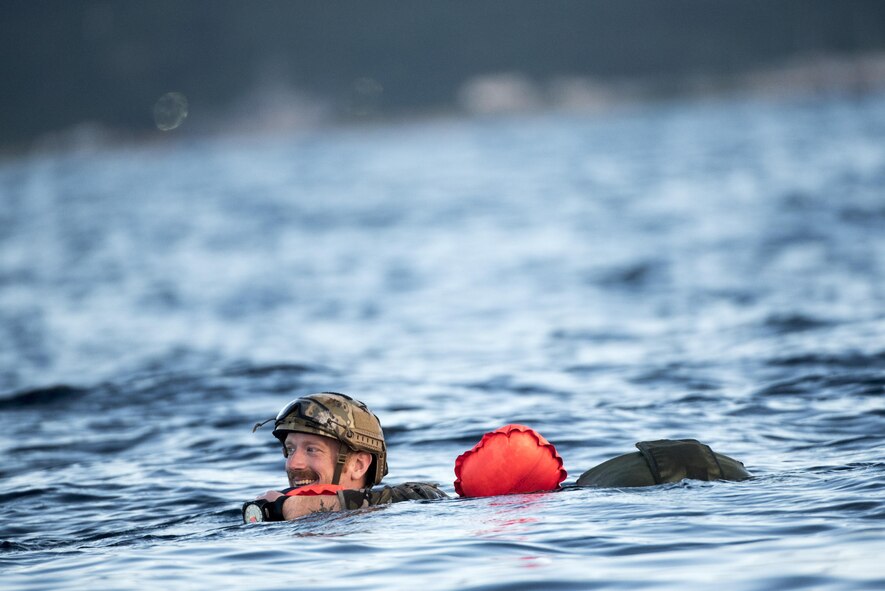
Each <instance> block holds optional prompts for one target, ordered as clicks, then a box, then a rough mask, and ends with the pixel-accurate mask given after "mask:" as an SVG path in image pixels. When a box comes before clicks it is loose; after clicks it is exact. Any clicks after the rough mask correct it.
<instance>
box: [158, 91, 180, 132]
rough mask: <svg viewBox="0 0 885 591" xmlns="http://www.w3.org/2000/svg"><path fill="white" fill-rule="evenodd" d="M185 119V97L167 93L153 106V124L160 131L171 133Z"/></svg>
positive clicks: (175, 93)
mask: <svg viewBox="0 0 885 591" xmlns="http://www.w3.org/2000/svg"><path fill="white" fill-rule="evenodd" d="M186 118H187V97H186V96H184V95H183V94H181V93H180V92H167V93H166V94H164V95H163V96H161V97H160V98H159V99H157V102H156V103H155V104H154V123H156V125H157V129H159V130H160V131H172V130H173V129H175V128H176V127H178V126H179V125H181V124H182V123H184V120H185V119H186Z"/></svg>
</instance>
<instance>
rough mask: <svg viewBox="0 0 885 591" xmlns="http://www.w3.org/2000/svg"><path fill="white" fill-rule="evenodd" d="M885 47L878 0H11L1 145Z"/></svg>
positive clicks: (552, 88)
mask: <svg viewBox="0 0 885 591" xmlns="http://www.w3.org/2000/svg"><path fill="white" fill-rule="evenodd" d="M883 48H885V3H882V2H878V1H876V0H788V1H780V2H771V1H765V0H750V1H741V2H735V1H730V0H672V1H668V2H660V1H658V0H596V1H556V2H535V1H529V0H511V1H508V2H500V1H487V0H480V1H471V2H466V1H458V2H428V1H409V2H358V1H344V2H326V1H301V2H282V1H256V2H232V1H226V0H222V1H217V0H215V1H191V2H180V1H169V0H158V1H153V2H132V1H119V2H111V1H106V0H89V1H79V2H70V1H60V0H37V1H35V0H9V1H6V2H4V3H3V6H2V19H0V80H2V81H3V82H2V90H0V145H2V146H4V147H6V148H10V147H13V148H15V147H21V146H28V145H31V143H32V142H33V140H35V139H36V138H41V141H44V142H45V141H47V140H48V141H50V142H51V141H60V140H65V139H71V138H73V140H75V141H80V142H82V141H94V140H96V139H107V138H108V137H110V136H115V137H116V136H119V135H120V132H145V131H149V130H151V129H152V128H154V119H153V117H152V108H153V106H154V104H155V102H156V101H157V99H158V98H159V97H160V96H161V95H163V94H164V93H167V92H170V91H175V92H179V93H182V94H183V95H185V96H186V97H187V99H188V101H189V106H190V109H189V111H190V114H189V119H188V123H187V125H185V126H183V127H182V128H181V129H180V130H179V133H180V134H187V133H194V132H201V133H205V132H217V131H225V130H238V131H241V130H244V129H245V130H259V131H261V130H270V129H273V130H280V129H284V130H291V129H297V128H301V127H309V126H313V125H317V124H323V123H329V122H333V123H337V122H341V121H353V120H357V121H360V120H366V119H370V120H371V119H375V118H379V117H392V116H394V117H396V116H413V115H423V114H450V113H464V112H466V113H487V112H502V111H504V112H511V111H525V110H531V109H536V108H539V107H540V108H557V109H572V110H574V109H578V110H588V109H597V110H598V109H606V108H609V107H610V106H611V105H613V104H619V103H623V102H625V101H633V100H647V99H649V98H660V97H667V96H673V95H684V94H704V95H708V94H721V93H723V92H730V91H734V90H741V91H752V92H764V93H767V94H771V93H773V92H775V93H784V92H794V91H802V92H804V91H807V90H813V91H816V92H820V91H833V90H840V91H841V90H847V91H850V92H865V91H866V90H869V89H870V88H875V87H879V86H881V85H882V84H883V81H885V66H883V60H882V58H881V54H880V52H882V51H883ZM59 131H64V132H65V133H64V134H63V135H61V136H60V135H58V134H57V133H54V132H59ZM47 134H52V135H47Z"/></svg>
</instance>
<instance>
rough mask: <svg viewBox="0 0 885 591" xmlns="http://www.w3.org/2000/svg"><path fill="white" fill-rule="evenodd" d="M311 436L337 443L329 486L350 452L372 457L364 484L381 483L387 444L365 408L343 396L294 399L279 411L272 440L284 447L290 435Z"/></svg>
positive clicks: (385, 469)
mask: <svg viewBox="0 0 885 591" xmlns="http://www.w3.org/2000/svg"><path fill="white" fill-rule="evenodd" d="M292 431H294V432H296V433H312V434H314V435H323V436H324V437H331V438H332V439H337V440H338V441H339V442H341V444H342V445H341V447H340V449H339V451H338V460H337V462H336V463H335V473H334V475H333V477H332V484H338V480H339V479H340V477H341V469H342V468H343V467H344V462H345V460H347V454H348V453H349V452H350V451H365V452H368V453H370V454H371V455H372V465H371V466H369V470H368V472H366V484H367V485H368V486H372V485H374V484H378V483H379V482H381V479H382V478H384V476H385V475H386V474H387V444H385V443H384V431H382V430H381V422H380V421H379V420H378V417H376V416H375V415H374V414H373V413H372V411H370V410H369V408H368V407H367V406H366V405H365V404H363V403H362V402H360V401H359V400H354V399H353V398H351V397H350V396H347V395H345V394H339V393H337V392H319V393H317V394H309V395H307V396H302V397H301V398H296V399H295V400H293V401H292V402H290V403H289V404H287V405H286V406H284V407H283V410H281V411H280V413H279V414H278V415H277V418H276V419H275V420H274V430H273V434H274V436H275V437H276V438H277V439H279V440H280V441H281V442H283V443H285V441H286V435H288V434H289V433H290V432H292Z"/></svg>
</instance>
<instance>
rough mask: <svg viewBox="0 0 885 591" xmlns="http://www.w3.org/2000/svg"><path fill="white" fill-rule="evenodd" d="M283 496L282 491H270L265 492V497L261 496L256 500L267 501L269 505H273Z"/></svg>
mask: <svg viewBox="0 0 885 591" xmlns="http://www.w3.org/2000/svg"><path fill="white" fill-rule="evenodd" d="M281 496H283V493H281V492H280V491H278V490H269V491H267V492H265V493H264V494H263V495H261V496H260V497H256V499H255V500H256V501H257V500H258V499H263V500H265V501H267V502H268V503H273V502H274V501H276V500H277V499H278V498H280V497H281Z"/></svg>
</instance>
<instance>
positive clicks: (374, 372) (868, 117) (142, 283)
mask: <svg viewBox="0 0 885 591" xmlns="http://www.w3.org/2000/svg"><path fill="white" fill-rule="evenodd" d="M319 390H335V391H341V392H345V393H349V394H351V395H353V396H354V397H356V398H359V399H361V400H363V401H365V402H366V403H367V404H369V406H370V407H371V408H372V409H373V410H374V411H375V412H376V413H377V414H378V415H379V417H380V418H381V421H382V424H383V426H384V428H385V432H386V435H387V439H388V444H389V449H390V474H389V475H388V477H387V478H386V479H385V481H386V482H390V483H395V482H402V481H406V480H422V481H434V482H439V483H441V485H442V487H443V488H444V489H445V490H446V491H448V492H449V493H450V494H452V495H453V496H454V491H453V487H452V482H453V480H454V474H453V465H454V460H455V457H456V456H457V455H458V454H459V453H461V452H463V451H465V450H466V449H468V448H470V447H471V446H472V445H473V444H474V443H476V442H477V441H478V440H479V438H480V437H481V435H482V434H483V433H484V432H486V431H489V430H491V429H494V428H496V427H499V426H501V425H503V424H506V423H512V422H515V423H523V424H527V425H530V426H532V427H534V428H536V429H537V430H539V431H540V432H541V433H542V434H543V435H544V436H545V437H546V438H547V439H549V440H550V441H551V442H552V443H553V444H554V445H556V447H557V449H558V451H559V453H560V454H561V455H562V456H563V458H564V460H565V467H566V469H567V470H568V471H569V478H568V479H567V481H566V482H567V483H568V482H574V481H575V479H576V478H577V477H578V476H579V475H580V474H581V472H583V471H584V470H586V469H588V468H590V467H592V466H594V465H596V464H597V463H599V462H601V461H604V460H606V459H608V458H610V457H613V456H615V455H618V454H622V453H627V452H629V451H632V449H633V444H634V443H635V442H637V441H642V440H649V439H659V438H684V437H693V438H697V439H700V440H701V441H704V442H705V443H708V444H709V445H711V446H712V447H713V449H714V450H716V451H719V452H722V453H725V454H728V455H730V456H732V457H735V458H738V459H740V460H742V461H743V462H744V463H745V464H746V466H747V468H748V469H749V470H750V471H751V472H752V473H753V474H754V477H753V478H752V479H750V480H748V481H745V482H737V483H735V482H697V481H683V482H680V483H676V484H669V485H662V486H656V487H649V488H641V489H588V488H574V487H569V488H566V489H565V490H563V491H561V492H555V493H547V494H536V495H515V496H505V497H496V498H487V499H456V498H454V499H451V500H445V501H438V502H424V503H418V502H407V503H400V504H396V505H392V506H388V507H382V508H374V509H371V510H366V511H356V512H343V513H335V514H321V515H313V516H308V517H306V518H303V519H301V520H297V521H295V522H289V523H274V524H257V525H243V524H242V523H241V518H240V505H241V503H242V502H243V501H245V500H247V499H251V498H253V497H254V496H256V495H258V494H260V493H262V492H263V491H265V490H267V489H271V488H281V487H283V486H285V477H284V474H283V459H282V456H281V455H280V452H279V449H278V445H276V444H275V440H274V439H273V437H272V436H271V434H270V431H269V430H267V429H264V430H260V431H258V432H257V433H254V434H253V433H252V432H251V427H252V425H253V424H254V423H255V422H257V421H260V420H263V419H266V418H269V417H271V416H274V415H275V414H276V412H277V410H278V409H279V408H280V407H281V406H282V405H283V404H285V403H286V402H288V401H289V400H290V399H292V398H295V397H296V396H298V395H301V394H305V393H309V392H313V391H319ZM883 393H885V97H883V96H879V95H872V96H863V97H856V96H830V97H818V98H813V99H803V100H793V101H788V102H787V101H784V102H758V101H752V100H742V99H734V100H729V101H722V102H714V103H667V104H659V105H651V106H645V107H637V108H633V109H625V110H623V111H620V112H616V113H611V114H608V115H605V116H595V117H586V116H574V115H562V114H556V115H554V114H548V115H536V116H520V117H511V118H490V119H473V120H453V121H433V122H424V123H411V124H401V125H394V124H391V125H378V126H366V127H352V128H340V129H326V130H318V131H311V132H304V133H301V134H297V135H293V136H286V137H281V136H276V137H247V136H242V137H227V138H202V139H191V140H182V141H178V142H157V143H154V144H149V145H131V146H116V147H107V148H96V149H89V150H70V151H65V152H41V153H34V154H31V155H27V156H21V157H16V158H7V159H6V160H4V161H2V162H0V451H2V454H0V509H2V513H0V514H2V520H0V577H2V578H0V581H2V583H0V586H2V587H3V588H14V589H41V590H42V589H71V590H73V589H90V590H91V589H97V588H100V589H145V588H164V589H169V590H175V589H194V588H240V589H293V588H296V587H307V588H323V589H364V588H391V589H397V588H411V587H420V588H422V589H426V590H428V591H430V590H434V589H475V590H482V591H492V590H503V589H507V590H515V589H588V588H606V589H623V590H627V589H631V590H632V589H685V588H699V589H701V588H704V589H709V588H713V587H714V586H715V588H717V589H722V590H731V589H740V590H756V589H759V590H761V589H805V588H807V589H883V588H885V566H883V564H885V563H883V560H882V556H883V555H885V454H883V451H885V445H883V444H885V402H883Z"/></svg>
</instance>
